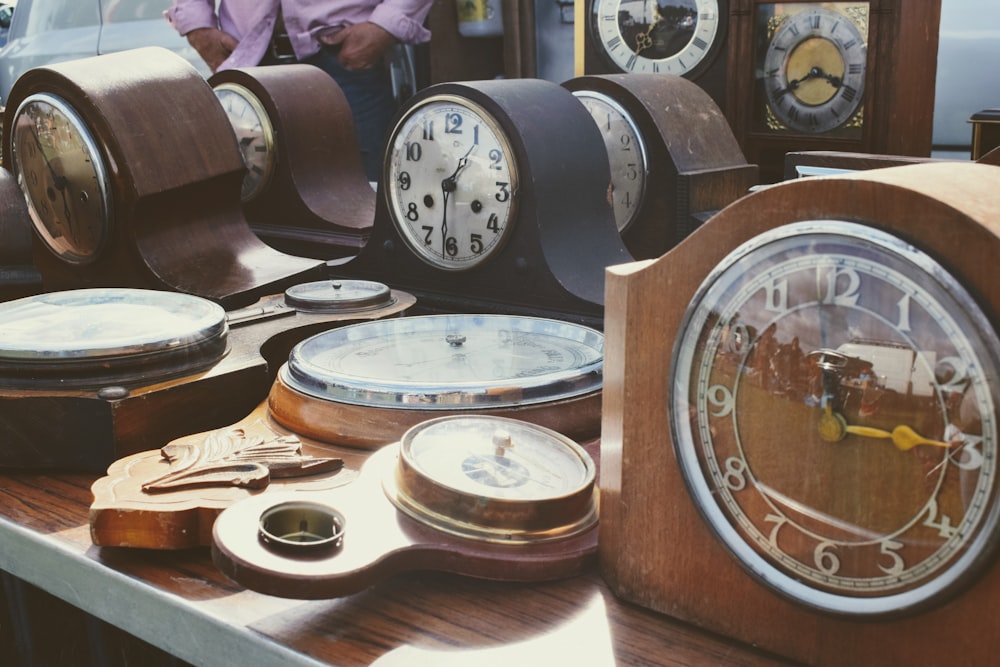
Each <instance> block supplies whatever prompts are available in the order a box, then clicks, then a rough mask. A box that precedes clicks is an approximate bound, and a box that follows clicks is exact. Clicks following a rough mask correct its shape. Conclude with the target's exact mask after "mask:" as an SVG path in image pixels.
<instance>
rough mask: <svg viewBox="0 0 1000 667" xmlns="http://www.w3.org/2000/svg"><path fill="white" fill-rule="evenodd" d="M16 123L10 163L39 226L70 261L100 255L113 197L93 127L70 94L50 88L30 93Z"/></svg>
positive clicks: (107, 232) (54, 248)
mask: <svg viewBox="0 0 1000 667" xmlns="http://www.w3.org/2000/svg"><path fill="white" fill-rule="evenodd" d="M11 127H12V128H13V131H12V137H11V152H12V155H11V168H12V171H13V173H14V175H15V177H16V178H17V182H18V184H19V185H20V186H21V190H22V191H23V192H24V196H25V199H26V200H27V202H28V211H29V213H30V215H31V219H32V222H33V223H34V226H35V231H36V232H37V233H38V235H39V236H40V237H41V239H42V241H44V242H45V244H46V245H47V246H48V247H49V249H50V250H51V251H52V252H54V253H55V254H56V255H57V256H59V257H60V258H61V259H63V260H64V261H66V262H70V263H73V264H86V263H88V262H91V261H93V260H95V259H96V258H97V257H98V255H99V254H100V253H101V250H102V249H103V248H104V246H105V244H106V243H107V240H108V238H109V236H110V226H111V210H110V209H111V203H110V196H109V190H108V174H107V169H106V167H105V162H104V158H103V156H102V154H101V152H100V150H99V148H98V146H97V144H96V142H95V141H94V138H93V135H92V134H91V132H90V130H89V129H88V128H87V126H86V124H85V123H84V122H83V120H82V119H81V117H80V116H79V114H77V112H76V111H75V110H74V109H73V108H72V107H71V106H70V105H69V104H68V103H67V102H66V101H65V100H63V99H62V98H60V97H58V96H56V95H51V94H48V93H37V94H34V95H31V96H29V97H27V98H25V100H24V101H23V102H21V104H20V105H19V106H18V107H17V110H16V111H15V112H14V119H13V121H12V123H11Z"/></svg>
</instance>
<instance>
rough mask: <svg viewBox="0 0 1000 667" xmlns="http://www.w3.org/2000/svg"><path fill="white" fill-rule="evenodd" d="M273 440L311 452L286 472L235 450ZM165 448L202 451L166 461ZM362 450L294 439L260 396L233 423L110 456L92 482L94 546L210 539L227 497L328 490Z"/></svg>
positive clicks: (347, 474)
mask: <svg viewBox="0 0 1000 667" xmlns="http://www.w3.org/2000/svg"><path fill="white" fill-rule="evenodd" d="M279 443H280V444H288V443H292V444H294V445H296V446H298V447H299V448H301V454H302V455H303V456H305V457H311V458H307V459H305V460H304V461H303V465H301V466H297V469H296V470H294V471H291V473H288V472H279V471H277V470H275V471H272V470H261V469H260V467H259V466H255V465H253V463H255V462H256V461H257V460H259V459H254V458H253V457H250V456H240V455H237V454H236V452H237V451H240V450H242V451H244V452H245V451H247V450H248V449H251V448H252V447H253V446H254V445H257V446H258V447H260V446H262V447H264V448H266V449H268V450H271V451H273V450H275V449H276V448H277V445H278V444H279ZM171 449H173V450H174V451H181V452H185V450H190V451H191V452H194V453H195V454H196V455H197V454H202V456H201V457H199V461H198V463H197V464H190V462H188V461H184V460H171V459H168V458H167V457H165V456H164V454H163V452H164V451H169V450H171ZM213 457H214V458H213ZM366 457H367V452H360V451H358V450H350V449H342V448H336V447H331V446H329V445H324V446H320V445H317V444H316V443H314V442H312V441H310V440H308V439H303V440H299V439H298V438H297V437H296V436H295V435H294V434H293V433H291V432H290V431H288V430H287V429H284V428H282V427H281V426H280V425H279V424H277V423H275V422H274V421H273V420H272V419H270V418H269V416H268V411H267V406H266V405H265V404H264V403H263V402H262V403H260V404H259V405H258V406H257V408H256V409H254V410H253V412H251V413H250V414H249V415H246V416H245V417H244V418H243V419H242V420H241V421H240V422H238V424H236V425H234V426H231V427H224V428H221V429H218V430H216V431H206V432H202V433H198V434H194V435H189V436H184V437H182V438H179V439H177V440H174V441H173V442H171V443H170V444H169V445H168V446H167V447H165V448H163V450H151V451H145V452H139V453H138V454H133V455H131V456H126V457H124V458H121V459H119V460H117V461H115V462H114V463H112V464H111V466H110V467H108V470H107V474H106V475H105V476H104V477H101V478H100V479H98V480H97V481H96V482H94V484H93V486H91V492H92V493H93V494H94V500H93V502H92V503H91V505H90V535H91V539H92V540H93V542H94V544H96V545H98V546H111V547H133V548H139V549H187V548H190V547H204V546H209V545H210V544H211V543H212V525H213V523H214V522H215V517H216V516H218V514H219V513H220V512H222V510H224V509H225V508H226V507H229V506H230V505H232V504H233V503H235V502H237V501H240V500H243V499H245V498H249V497H251V496H255V495H260V494H263V493H266V494H267V495H268V497H269V496H271V495H273V494H275V493H281V492H283V491H289V490H294V491H296V492H301V493H307V492H316V491H326V490H329V489H332V488H334V487H336V486H340V485H342V484H346V483H348V482H350V481H352V480H354V479H355V478H356V477H357V471H358V468H359V467H360V466H361V464H362V463H363V461H364V459H365V458H366ZM187 458H191V456H188V457H187ZM286 458H287V457H286ZM333 458H335V459H336V460H337V461H339V462H340V463H339V464H337V465H321V466H319V468H320V470H319V472H317V473H315V474H309V470H308V468H309V464H310V462H313V461H321V462H322V461H328V460H330V459H333ZM264 465H265V466H266V465H267V464H264ZM262 472H263V476H261V475H260V473H262ZM171 475H172V478H171ZM157 482H160V483H159V484H157Z"/></svg>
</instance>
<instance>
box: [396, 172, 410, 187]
mask: <svg viewBox="0 0 1000 667" xmlns="http://www.w3.org/2000/svg"><path fill="white" fill-rule="evenodd" d="M396 181H397V183H399V189H400V190H409V189H410V172H408V171H401V172H399V176H397V177H396Z"/></svg>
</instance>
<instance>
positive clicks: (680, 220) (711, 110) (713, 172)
mask: <svg viewBox="0 0 1000 667" xmlns="http://www.w3.org/2000/svg"><path fill="white" fill-rule="evenodd" d="M562 85H563V86H564V87H565V88H567V89H568V90H570V91H573V92H574V93H575V94H577V95H580V94H587V93H591V92H592V93H598V94H600V95H604V96H606V97H607V98H609V99H610V100H612V101H614V102H616V103H617V104H619V105H620V106H621V108H622V110H623V111H624V112H625V114H627V116H628V118H630V119H631V120H632V121H633V122H634V124H635V128H636V129H637V130H638V135H639V137H638V138H639V140H640V141H641V142H642V143H643V144H644V146H645V163H646V166H645V168H644V170H645V174H644V175H643V178H644V179H645V183H646V187H645V194H644V195H643V196H642V198H641V201H639V202H637V203H636V204H635V206H636V207H637V208H638V211H637V212H636V213H635V218H634V219H633V221H632V222H631V223H630V224H629V225H628V227H626V228H625V229H624V230H623V231H622V238H623V239H624V240H625V245H626V246H627V247H628V249H629V252H630V253H631V254H632V256H633V257H635V258H636V259H646V258H650V257H659V256H660V255H662V254H663V253H664V252H666V251H667V250H669V249H670V248H672V247H674V245H676V244H677V243H678V242H680V241H681V240H682V239H683V238H684V237H686V236H687V235H688V234H690V233H691V232H692V231H693V230H694V229H696V228H697V227H698V226H699V225H701V224H702V223H703V222H704V221H705V220H706V219H708V218H709V217H711V215H713V214H714V213H715V212H716V211H718V210H719V209H721V208H722V207H724V206H726V205H727V204H730V203H732V202H733V201H735V200H736V199H739V198H740V197H742V196H743V195H745V194H746V193H747V192H749V189H750V187H752V186H753V185H756V184H757V168H756V166H755V165H751V164H747V161H746V159H745V158H744V157H743V152H742V151H741V150H740V147H739V144H738V143H737V142H736V138H735V137H734V136H733V133H732V130H730V129H729V123H728V122H727V121H726V119H725V116H723V114H722V110H721V109H720V108H719V107H718V106H717V105H716V104H715V102H714V101H713V100H712V98H711V97H709V95H708V94H707V93H706V92H705V91H704V90H703V89H702V88H700V87H699V86H697V85H696V84H695V83H693V82H691V81H689V80H688V79H685V78H683V77H679V76H673V75H660V74H605V75H595V76H581V77H576V78H573V79H570V80H569V81H566V82H564V83H563V84H562ZM612 139H614V140H615V141H613V142H612V143H613V144H617V145H616V146H615V147H616V148H618V147H619V146H620V145H621V143H622V141H625V139H623V138H622V137H620V136H616V137H612ZM611 150H613V149H612V147H611V146H609V152H610V151H611ZM630 150H633V151H638V150H639V149H638V147H636V148H631V149H630ZM617 176H618V177H621V174H617ZM615 177H616V174H614V173H613V174H612V178H615ZM616 195H617V193H616V192H613V193H612V196H616Z"/></svg>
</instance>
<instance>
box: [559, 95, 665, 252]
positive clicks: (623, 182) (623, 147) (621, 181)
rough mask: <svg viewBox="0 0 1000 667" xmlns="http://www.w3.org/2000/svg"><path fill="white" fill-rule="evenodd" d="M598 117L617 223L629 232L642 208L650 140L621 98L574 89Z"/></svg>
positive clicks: (619, 229)
mask: <svg viewBox="0 0 1000 667" xmlns="http://www.w3.org/2000/svg"><path fill="white" fill-rule="evenodd" d="M573 94H574V95H576V97H577V98H578V99H579V100H580V101H581V102H582V103H583V106H584V107H586V109H587V111H589V112H590V115H591V116H592V117H593V118H594V122H596V123H597V127H598V128H599V129H600V130H601V136H602V137H604V145H605V146H606V147H607V149H608V163H609V165H610V167H611V202H612V206H613V208H614V215H615V224H616V225H617V226H618V231H619V232H625V231H626V230H627V229H628V228H629V226H630V225H631V224H632V223H633V222H634V221H635V219H636V217H637V216H638V215H639V213H640V211H641V210H642V202H643V196H644V195H645V193H646V176H647V174H648V171H649V168H648V166H647V165H648V163H647V159H646V144H645V142H644V141H643V140H642V135H641V134H640V133H639V128H638V127H636V124H635V121H634V120H633V119H632V116H631V114H629V113H628V111H626V110H625V109H624V108H623V107H622V106H621V105H620V104H618V102H616V101H615V100H613V99H612V98H610V97H608V96H607V95H605V94H603V93H599V92H597V91H593V90H577V91H574V93H573Z"/></svg>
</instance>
